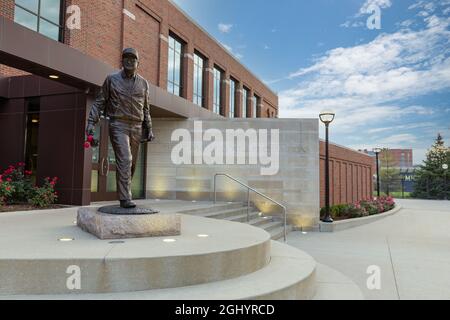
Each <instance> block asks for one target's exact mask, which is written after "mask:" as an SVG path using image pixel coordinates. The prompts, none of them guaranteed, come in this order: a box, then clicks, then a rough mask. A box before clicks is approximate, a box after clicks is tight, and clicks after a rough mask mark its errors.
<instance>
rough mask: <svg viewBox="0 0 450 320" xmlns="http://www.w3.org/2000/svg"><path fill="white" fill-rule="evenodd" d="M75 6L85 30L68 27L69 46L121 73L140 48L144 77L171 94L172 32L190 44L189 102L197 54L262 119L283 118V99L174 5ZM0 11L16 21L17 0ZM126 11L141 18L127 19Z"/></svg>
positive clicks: (82, 2) (140, 0) (137, 0)
mask: <svg viewBox="0 0 450 320" xmlns="http://www.w3.org/2000/svg"><path fill="white" fill-rule="evenodd" d="M72 4H74V5H78V6H79V7H80V9H81V30H69V29H67V27H66V29H65V34H64V42H65V44H67V45H69V46H71V47H73V48H76V49H78V50H80V51H81V52H83V53H85V54H88V55H90V56H92V57H95V58H97V59H99V60H102V61H104V62H106V63H107V64H109V65H111V66H113V67H115V68H120V65H121V63H120V60H121V52H122V49H123V48H125V47H136V48H137V49H138V50H139V53H140V55H141V58H142V59H141V65H140V70H139V72H140V73H141V74H142V76H144V77H145V78H147V79H148V80H149V81H150V82H152V83H153V84H155V85H158V86H160V87H161V88H164V89H165V88H166V87H167V59H168V57H167V50H168V44H167V42H166V39H167V37H168V36H169V33H170V32H172V33H174V34H176V35H177V36H178V37H179V38H181V39H182V40H183V41H184V42H185V57H184V60H183V63H184V68H183V69H184V71H185V72H184V79H183V80H184V84H183V86H184V90H183V97H185V98H186V99H188V100H190V101H192V87H193V85H192V82H193V64H194V62H193V60H192V58H191V57H192V54H193V53H194V50H197V51H199V52H200V53H202V54H203V55H204V56H205V57H206V58H207V59H208V60H209V61H208V63H207V65H209V66H210V67H211V68H212V67H214V65H215V64H216V65H218V66H219V67H221V69H223V71H224V72H225V75H226V79H225V80H229V77H230V76H232V77H233V78H235V79H236V80H237V81H238V82H239V85H240V86H242V85H245V86H246V87H247V88H249V89H250V90H251V91H252V92H253V93H254V94H256V95H258V96H259V97H260V98H261V104H262V105H261V106H260V108H259V109H260V110H259V116H261V117H267V116H277V115H278V97H277V96H276V95H275V94H274V93H273V92H272V91H271V90H269V89H268V88H267V87H266V86H265V85H264V84H263V83H262V82H261V81H259V80H258V79H257V78H256V77H254V76H253V75H252V74H251V73H250V72H249V71H247V70H246V69H245V68H244V67H243V66H242V65H241V64H240V63H239V62H238V61H236V60H235V59H234V58H233V57H232V56H231V55H230V53H228V52H227V51H226V50H224V49H223V48H222V47H221V46H220V45H219V44H217V42H215V41H214V40H213V39H212V38H210V37H209V36H208V35H207V34H206V33H205V32H203V30H202V29H201V28H199V27H198V26H197V25H196V24H195V23H193V22H192V21H191V20H190V19H188V18H187V17H186V16H185V15H184V14H183V13H182V12H181V11H180V10H178V8H177V7H175V6H174V5H173V4H172V3H170V2H169V1H168V0H96V1H91V0H66V6H70V5H72ZM0 9H1V10H0V14H1V15H3V16H6V17H7V18H9V19H13V17H14V12H13V11H14V0H2V1H1V2H0ZM123 9H126V10H128V11H129V12H130V13H131V14H132V15H134V16H135V19H134V20H133V19H132V18H130V17H129V16H127V15H125V14H123ZM67 17H68V16H66V18H67ZM0 72H1V70H0ZM6 75H7V74H6ZM211 77H212V74H211V73H210V72H205V81H206V82H207V83H209V82H210V78H211ZM205 86H206V87H207V88H208V90H209V92H208V93H205V97H208V99H209V101H207V103H206V105H207V106H208V108H210V109H212V103H211V102H212V101H211V100H212V90H213V88H212V86H208V85H205ZM223 87H224V88H226V89H227V90H226V94H225V95H224V97H223V101H224V106H223V107H224V108H223V110H224V113H225V112H227V110H228V104H227V103H226V102H228V101H229V85H226V84H225V83H224V86H223ZM238 87H239V86H238Z"/></svg>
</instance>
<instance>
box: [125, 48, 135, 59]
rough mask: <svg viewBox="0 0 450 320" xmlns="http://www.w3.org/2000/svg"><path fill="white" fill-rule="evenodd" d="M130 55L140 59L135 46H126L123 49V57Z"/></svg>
mask: <svg viewBox="0 0 450 320" xmlns="http://www.w3.org/2000/svg"><path fill="white" fill-rule="evenodd" d="M128 55H131V56H134V57H136V59H138V60H139V55H138V52H137V51H136V49H134V48H126V49H124V50H123V51H122V57H125V56H128Z"/></svg>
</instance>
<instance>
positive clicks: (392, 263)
mask: <svg viewBox="0 0 450 320" xmlns="http://www.w3.org/2000/svg"><path fill="white" fill-rule="evenodd" d="M386 243H387V246H388V251H389V260H390V261H391V267H392V273H393V275H394V283H395V290H396V291H397V297H398V300H401V299H400V291H399V290H398V283H397V276H396V274H395V267H394V261H393V260H392V252H391V246H390V245H389V238H388V237H386Z"/></svg>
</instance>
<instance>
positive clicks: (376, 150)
mask: <svg viewBox="0 0 450 320" xmlns="http://www.w3.org/2000/svg"><path fill="white" fill-rule="evenodd" d="M381 151H382V150H381V148H375V149H373V152H375V155H376V161H377V197H378V198H379V197H380V161H379V155H380V153H381Z"/></svg>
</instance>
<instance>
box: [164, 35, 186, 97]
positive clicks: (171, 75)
mask: <svg viewBox="0 0 450 320" xmlns="http://www.w3.org/2000/svg"><path fill="white" fill-rule="evenodd" d="M182 53H183V45H182V44H181V42H180V41H178V40H176V39H175V38H174V37H172V36H169V65H168V68H167V69H168V75H167V91H169V93H172V94H174V95H177V96H181V89H182V84H181V79H182V76H181V69H182V68H181V59H182Z"/></svg>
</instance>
